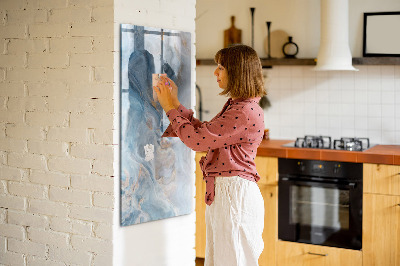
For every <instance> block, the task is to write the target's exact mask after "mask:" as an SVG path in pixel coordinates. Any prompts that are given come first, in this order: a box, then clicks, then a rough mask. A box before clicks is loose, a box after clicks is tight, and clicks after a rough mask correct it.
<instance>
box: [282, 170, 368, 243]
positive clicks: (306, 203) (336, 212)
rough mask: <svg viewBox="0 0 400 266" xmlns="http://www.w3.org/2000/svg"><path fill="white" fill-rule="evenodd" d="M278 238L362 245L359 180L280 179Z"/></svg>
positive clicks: (360, 184) (360, 185)
mask: <svg viewBox="0 0 400 266" xmlns="http://www.w3.org/2000/svg"><path fill="white" fill-rule="evenodd" d="M278 197H279V201H278V202H279V204H278V220H279V221H278V238H279V239H281V240H287V241H293V242H301V243H309V244H317V245H323V246H332V247H340V248H350V249H357V250H360V249H361V243H362V239H361V237H362V181H359V182H353V181H351V182H343V181H338V180H334V179H330V180H325V179H324V180H321V179H319V178H314V177H301V178H298V177H282V176H280V179H279V196H278Z"/></svg>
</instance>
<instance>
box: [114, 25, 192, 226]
mask: <svg viewBox="0 0 400 266" xmlns="http://www.w3.org/2000/svg"><path fill="white" fill-rule="evenodd" d="M153 73H164V74H167V75H168V77H169V78H171V79H172V80H173V81H174V82H175V83H176V85H177V86H178V88H179V93H178V98H179V101H180V102H181V103H182V104H183V105H184V106H186V107H191V87H192V83H191V35H190V33H188V32H181V31H176V30H168V29H160V28H150V27H143V26H136V25H129V24H122V25H121V110H120V111H121V131H120V132H121V140H120V143H121V150H120V152H121V173H120V176H121V225H122V226H127V225H132V224H138V223H144V222H149V221H154V220H160V219H165V218H169V217H174V216H179V215H184V214H189V213H191V212H192V211H193V187H194V186H193V183H194V180H193V173H194V170H193V169H192V156H191V150H190V149H189V148H187V147H186V146H185V145H184V144H183V143H182V142H181V140H180V139H179V138H161V135H162V133H163V132H164V131H165V129H166V128H167V127H168V125H169V120H168V118H167V117H166V115H165V112H164V111H163V109H162V108H161V106H160V104H159V103H158V102H156V101H155V100H154V98H153V87H152V74H153Z"/></svg>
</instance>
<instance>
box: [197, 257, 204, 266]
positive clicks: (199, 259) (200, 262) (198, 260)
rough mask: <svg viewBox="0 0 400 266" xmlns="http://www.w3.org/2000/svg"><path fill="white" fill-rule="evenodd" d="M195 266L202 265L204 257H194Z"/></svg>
mask: <svg viewBox="0 0 400 266" xmlns="http://www.w3.org/2000/svg"><path fill="white" fill-rule="evenodd" d="M196 266H204V259H202V258H196Z"/></svg>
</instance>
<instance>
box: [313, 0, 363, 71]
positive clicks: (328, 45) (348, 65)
mask: <svg viewBox="0 0 400 266" xmlns="http://www.w3.org/2000/svg"><path fill="white" fill-rule="evenodd" d="M314 70H317V71H327V70H351V71H358V69H356V68H354V67H353V66H352V56H351V52H350V47H349V1H348V0H321V40H320V47H319V52H318V57H317V65H316V67H315V68H314Z"/></svg>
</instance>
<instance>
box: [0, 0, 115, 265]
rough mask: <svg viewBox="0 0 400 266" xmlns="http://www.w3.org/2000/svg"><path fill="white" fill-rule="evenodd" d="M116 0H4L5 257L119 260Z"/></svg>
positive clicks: (0, 222) (1, 151)
mask: <svg viewBox="0 0 400 266" xmlns="http://www.w3.org/2000/svg"><path fill="white" fill-rule="evenodd" d="M113 4H114V0H87V1H83V0H1V4H0V265H7V266H9V265H41V266H43V265H52V266H53V265H112V256H113V254H112V253H113V251H112V224H113V212H114V192H113V191H114V188H113V186H114V185H113V182H114V180H113V161H114V158H113V154H114V149H115V147H116V145H115V143H113V138H112V136H113V128H114V127H113V120H114V116H115V114H114V99H113V98H114V96H113V81H114V76H113V73H114V72H113V71H114V69H113V65H114V52H113V49H114V47H113V34H114V28H113V17H114V7H113Z"/></svg>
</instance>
